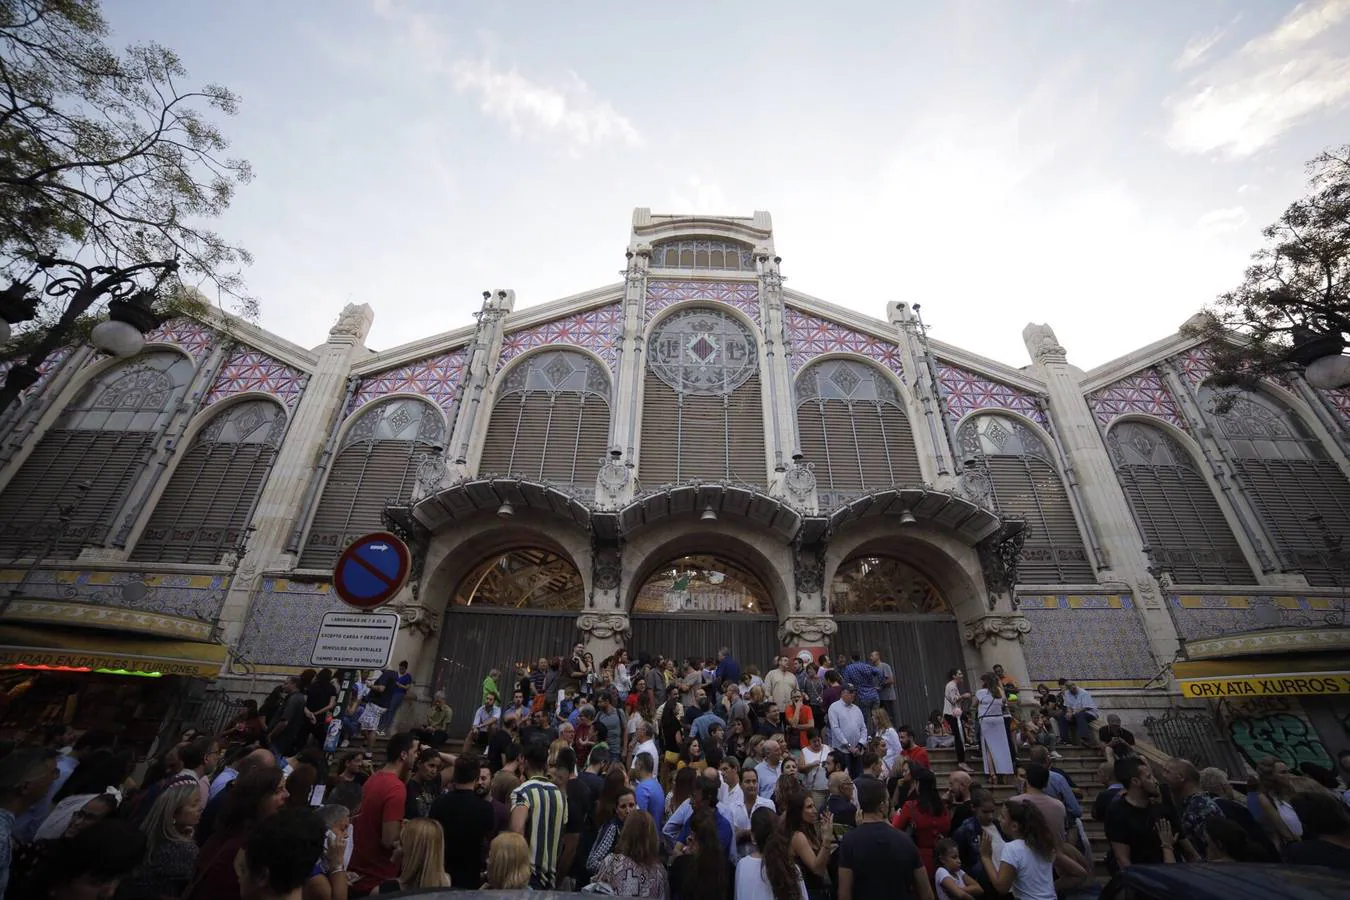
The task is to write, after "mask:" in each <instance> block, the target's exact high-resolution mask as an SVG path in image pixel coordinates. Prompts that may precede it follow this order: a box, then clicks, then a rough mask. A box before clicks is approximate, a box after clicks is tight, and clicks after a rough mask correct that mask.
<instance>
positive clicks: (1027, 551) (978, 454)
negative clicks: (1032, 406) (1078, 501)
mask: <svg viewBox="0 0 1350 900" xmlns="http://www.w3.org/2000/svg"><path fill="white" fill-rule="evenodd" d="M957 443H958V445H959V446H960V447H961V453H962V456H963V457H964V460H965V465H966V467H967V468H976V469H980V470H983V472H984V474H985V475H986V476H987V477H988V479H989V489H990V494H991V496H992V499H993V502H994V506H995V508H996V509H998V511H999V512H1001V513H1003V514H1005V515H1009V516H1017V517H1020V518H1023V519H1025V520H1026V523H1027V536H1026V540H1025V542H1024V543H1023V544H1022V555H1021V561H1020V563H1019V564H1018V567H1017V571H1018V580H1019V581H1020V582H1022V583H1024V584H1086V583H1090V582H1094V581H1096V580H1097V575H1096V572H1095V570H1094V569H1093V566H1092V560H1091V558H1090V557H1089V556H1088V553H1087V547H1086V546H1085V545H1084V544H1083V535H1082V532H1080V531H1079V530H1078V520H1077V519H1076V518H1074V514H1073V505H1072V504H1071V503H1070V502H1069V492H1068V490H1067V489H1066V488H1065V487H1064V480H1063V479H1062V478H1060V475H1059V469H1058V468H1057V467H1056V466H1055V463H1054V457H1053V456H1052V455H1051V453H1050V450H1049V448H1048V447H1046V445H1045V442H1044V441H1043V440H1041V437H1040V435H1038V434H1036V433H1035V432H1034V431H1032V430H1031V429H1030V428H1028V427H1027V426H1026V425H1024V424H1023V423H1021V422H1019V421H1017V420H1016V419H1012V418H1009V417H1007V416H999V415H980V416H976V417H974V418H972V419H970V420H968V421H967V422H966V423H965V424H964V425H962V426H961V431H960V433H959V434H957Z"/></svg>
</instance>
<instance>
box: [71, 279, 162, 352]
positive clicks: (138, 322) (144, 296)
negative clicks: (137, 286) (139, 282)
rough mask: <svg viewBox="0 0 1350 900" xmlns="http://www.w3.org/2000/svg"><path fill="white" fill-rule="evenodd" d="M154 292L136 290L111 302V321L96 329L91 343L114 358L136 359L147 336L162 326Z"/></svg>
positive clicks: (90, 335) (96, 326)
mask: <svg viewBox="0 0 1350 900" xmlns="http://www.w3.org/2000/svg"><path fill="white" fill-rule="evenodd" d="M155 300H156V295H155V292H154V291H152V290H143V291H137V292H136V293H134V294H132V295H131V296H129V297H115V298H113V299H112V300H109V301H108V319H107V321H105V322H100V323H98V324H97V325H95V326H94V330H93V331H91V332H90V333H89V340H90V342H91V343H92V344H93V345H94V346H95V347H97V348H98V349H100V350H102V351H103V352H104V353H107V354H109V355H111V356H121V357H127V356H135V355H136V354H137V353H140V352H141V350H143V349H144V348H145V335H146V334H147V333H148V332H150V331H153V330H154V329H155V328H157V327H158V326H159V325H160V322H161V321H162V319H161V318H160V316H159V314H158V313H156V312H155V309H154V304H155Z"/></svg>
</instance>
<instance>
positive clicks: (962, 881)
mask: <svg viewBox="0 0 1350 900" xmlns="http://www.w3.org/2000/svg"><path fill="white" fill-rule="evenodd" d="M948 878H954V879H956V883H957V884H959V885H961V886H962V887H964V886H965V885H968V884H973V883H974V882H975V879H974V878H971V877H970V876H969V875H967V874H966V873H965V872H963V871H962V870H960V869H957V870H956V871H955V872H952V871H950V870H949V869H946V868H944V867H942V866H938V870H937V874H936V875H934V876H933V892H934V893H935V894H936V895H937V900H952V895H951V894H949V893H947V892H946V891H945V890H943V889H942V882H944V881H946V880H947V879H948Z"/></svg>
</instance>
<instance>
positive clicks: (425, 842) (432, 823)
mask: <svg viewBox="0 0 1350 900" xmlns="http://www.w3.org/2000/svg"><path fill="white" fill-rule="evenodd" d="M399 855H400V857H401V858H402V862H401V866H400V868H399V873H398V878H391V879H390V880H389V881H386V882H384V883H383V884H381V885H380V886H379V887H377V888H376V889H375V890H374V892H373V893H376V894H394V893H397V892H399V891H415V890H419V889H422V888H448V887H450V876H449V875H447V874H445V832H444V831H443V830H442V829H441V823H440V822H437V821H436V820H435V819H409V820H407V821H406V822H404V823H403V831H402V832H400V834H399Z"/></svg>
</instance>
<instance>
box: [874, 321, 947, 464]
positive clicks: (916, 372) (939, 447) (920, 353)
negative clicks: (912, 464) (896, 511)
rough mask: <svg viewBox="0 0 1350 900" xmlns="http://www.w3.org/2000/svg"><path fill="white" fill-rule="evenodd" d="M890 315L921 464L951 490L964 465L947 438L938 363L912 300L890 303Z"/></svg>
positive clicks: (910, 421) (945, 414) (944, 404)
mask: <svg viewBox="0 0 1350 900" xmlns="http://www.w3.org/2000/svg"><path fill="white" fill-rule="evenodd" d="M886 315H887V317H888V318H889V319H890V321H891V324H892V325H894V326H895V339H896V343H897V344H899V345H900V350H901V356H902V358H903V359H904V361H905V363H904V365H905V376H904V382H905V384H906V386H907V387H908V388H909V396H908V397H907V398H906V400H907V403H908V406H907V408H906V410H905V412H906V414H907V415H908V416H909V423H910V431H912V432H913V434H914V444H915V446H916V447H917V449H918V452H919V465H920V466H921V467H922V471H923V475H924V478H925V479H927V480H928V481H929V482H930V483H931V484H933V485H935V486H937V487H939V488H943V489H950V488H951V487H953V486H954V485H955V476H956V475H959V474H960V471H961V466H960V461H959V460H957V459H955V458H954V455H953V452H952V448H951V443H950V441H949V440H948V438H947V405H946V402H945V401H944V400H943V397H942V390H941V388H940V387H939V385H938V383H937V368H936V367H937V364H936V362H935V361H934V360H933V357H932V354H931V353H930V352H929V347H928V341H927V339H926V337H925V336H924V331H923V322H922V321H921V320H920V319H919V317H918V315H917V313H916V312H915V311H914V310H913V309H911V308H910V305H909V304H908V303H888V304H887V305H886Z"/></svg>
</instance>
